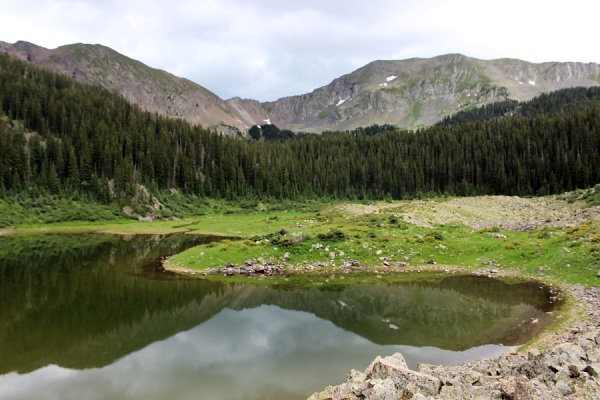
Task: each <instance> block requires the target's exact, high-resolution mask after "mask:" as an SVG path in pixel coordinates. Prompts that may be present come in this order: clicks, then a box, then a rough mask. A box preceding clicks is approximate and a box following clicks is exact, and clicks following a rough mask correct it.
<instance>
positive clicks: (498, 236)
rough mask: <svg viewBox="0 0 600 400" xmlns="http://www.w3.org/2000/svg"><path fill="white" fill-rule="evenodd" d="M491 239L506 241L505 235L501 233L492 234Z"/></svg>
mask: <svg viewBox="0 0 600 400" xmlns="http://www.w3.org/2000/svg"><path fill="white" fill-rule="evenodd" d="M492 237H493V238H496V239H506V235H503V234H502V233H492Z"/></svg>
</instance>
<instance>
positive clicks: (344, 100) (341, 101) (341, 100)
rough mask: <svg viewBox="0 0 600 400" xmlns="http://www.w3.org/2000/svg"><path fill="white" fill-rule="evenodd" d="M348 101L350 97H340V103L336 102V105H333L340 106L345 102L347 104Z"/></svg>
mask: <svg viewBox="0 0 600 400" xmlns="http://www.w3.org/2000/svg"><path fill="white" fill-rule="evenodd" d="M348 100H350V96H348V97H346V98H345V99H342V98H341V97H340V101H338V102H337V104H336V105H335V106H336V107H339V106H341V105H342V104H344V103H345V102H347V101H348Z"/></svg>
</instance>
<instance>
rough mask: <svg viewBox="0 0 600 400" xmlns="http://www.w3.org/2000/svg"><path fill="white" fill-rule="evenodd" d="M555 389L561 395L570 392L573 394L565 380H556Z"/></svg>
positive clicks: (566, 394)
mask: <svg viewBox="0 0 600 400" xmlns="http://www.w3.org/2000/svg"><path fill="white" fill-rule="evenodd" d="M556 389H558V391H559V392H560V393H561V394H562V395H563V396H568V395H570V394H573V389H572V388H571V386H570V385H569V384H568V383H566V382H562V381H561V382H558V383H557V384H556Z"/></svg>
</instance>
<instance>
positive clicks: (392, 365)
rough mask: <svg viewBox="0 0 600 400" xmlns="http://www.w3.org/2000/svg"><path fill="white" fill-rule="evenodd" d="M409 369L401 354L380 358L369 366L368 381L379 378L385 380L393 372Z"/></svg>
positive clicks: (367, 371) (366, 372)
mask: <svg viewBox="0 0 600 400" xmlns="http://www.w3.org/2000/svg"><path fill="white" fill-rule="evenodd" d="M403 369H408V365H406V360H405V359H404V356H403V355H402V354H401V353H395V354H394V355H392V356H389V357H385V358H382V357H381V356H378V357H377V358H376V359H375V360H374V361H373V362H372V363H371V365H369V367H368V368H367V370H366V371H365V374H366V377H367V379H371V378H378V379H385V378H387V377H388V376H390V374H392V373H393V371H398V370H403Z"/></svg>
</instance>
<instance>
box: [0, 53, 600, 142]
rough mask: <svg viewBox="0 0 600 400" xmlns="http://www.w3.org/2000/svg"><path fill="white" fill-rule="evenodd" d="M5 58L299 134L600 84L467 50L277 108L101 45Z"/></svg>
mask: <svg viewBox="0 0 600 400" xmlns="http://www.w3.org/2000/svg"><path fill="white" fill-rule="evenodd" d="M0 52H4V53H7V54H9V55H11V56H13V57H16V58H19V59H21V60H24V61H28V62H30V63H32V64H35V65H39V66H42V67H46V68H50V69H53V70H55V71H59V72H61V73H64V74H67V75H69V76H72V77H74V78H75V79H77V80H79V81H81V82H84V83H90V84H96V85H101V86H103V87H105V88H107V89H109V90H113V91H117V92H118V93H120V94H122V95H123V96H124V97H125V98H126V99H128V100H130V101H132V102H134V103H136V104H139V105H140V106H141V107H142V108H144V109H146V110H148V111H152V112H159V113H163V114H166V115H171V116H178V117H182V118H184V119H187V120H188V121H190V122H192V123H199V124H202V125H204V126H209V127H210V126H217V125H218V126H220V127H221V128H220V129H221V130H224V129H225V128H226V126H232V127H237V128H238V129H241V130H246V129H248V128H249V127H250V126H252V125H254V124H264V123H265V122H267V121H269V122H271V123H273V124H275V125H277V126H278V127H280V128H284V129H290V130H294V131H307V132H322V131H325V130H346V129H353V128H357V127H361V126H369V125H373V124H392V125H397V126H400V127H402V128H417V127H421V126H429V125H432V124H434V123H435V122H437V121H439V120H441V119H442V118H444V117H445V116H448V115H451V114H454V113H456V112H458V111H462V110H468V109H471V108H474V107H477V106H482V105H485V104H490V103H493V102H497V101H501V100H507V99H515V100H519V101H524V100H530V99H532V98H533V97H535V96H538V95H540V94H542V93H547V92H551V91H554V90H558V89H562V88H569V87H576V86H583V87H590V86H598V85H600V67H599V66H598V64H596V63H587V64H584V63H576V62H548V63H541V64H534V63H529V62H526V61H521V60H514V59H499V60H489V61H485V60H478V59H475V58H469V57H466V56H463V55H460V54H448V55H443V56H438V57H434V58H429V59H424V58H414V59H409V60H402V61H374V62H372V63H369V64H367V65H365V66H364V67H362V68H359V69H358V70H356V71H354V72H351V73H349V74H347V75H344V76H342V77H340V78H337V79H335V80H333V81H332V82H331V83H330V84H329V85H327V86H323V87H321V88H318V89H315V90H314V91H312V92H311V93H307V94H302V95H298V96H291V97H284V98H281V99H278V100H276V101H272V102H263V103H261V102H258V101H256V100H248V99H241V98H239V97H235V98H232V99H229V100H223V99H221V98H219V97H218V96H217V95H215V94H214V93H212V92H210V91H209V90H207V89H206V88H204V87H202V86H200V85H198V84H195V83H193V82H191V81H189V80H187V79H183V78H179V77H176V76H174V75H172V74H169V73H168V72H165V71H161V70H157V69H153V68H151V67H149V66H147V65H144V64H143V63H141V62H139V61H136V60H133V59H131V58H128V57H126V56H124V55H122V54H119V53H118V52H116V51H114V50H112V49H110V48H108V47H105V46H101V45H87V44H72V45H66V46H62V47H58V48H57V49H54V50H48V49H45V48H43V47H39V46H36V45H34V44H31V43H27V42H17V43H15V44H8V43H4V42H0Z"/></svg>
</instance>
